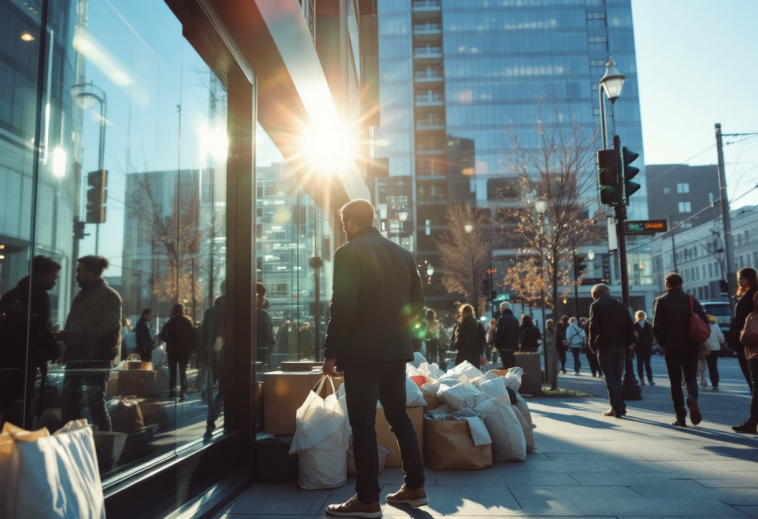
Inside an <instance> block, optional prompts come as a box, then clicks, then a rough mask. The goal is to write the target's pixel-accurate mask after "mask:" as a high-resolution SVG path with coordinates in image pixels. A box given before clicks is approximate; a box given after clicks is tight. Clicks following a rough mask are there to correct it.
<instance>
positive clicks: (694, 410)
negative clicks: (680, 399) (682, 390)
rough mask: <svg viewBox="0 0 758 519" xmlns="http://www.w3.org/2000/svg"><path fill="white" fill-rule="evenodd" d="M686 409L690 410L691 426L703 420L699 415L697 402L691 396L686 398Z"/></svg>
mask: <svg viewBox="0 0 758 519" xmlns="http://www.w3.org/2000/svg"><path fill="white" fill-rule="evenodd" d="M687 407H689V408H690V422H692V425H697V424H699V423H700V422H701V421H702V420H703V416H702V415H701V414H700V408H699V407H698V405H697V400H695V399H694V398H692V397H691V396H688V397H687Z"/></svg>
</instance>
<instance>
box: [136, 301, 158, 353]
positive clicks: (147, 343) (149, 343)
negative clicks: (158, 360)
mask: <svg viewBox="0 0 758 519" xmlns="http://www.w3.org/2000/svg"><path fill="white" fill-rule="evenodd" d="M152 318H153V311H152V310H151V309H150V308H143V309H142V316H141V317H140V318H139V321H137V326H136V327H135V329H134V333H135V334H136V335H137V350H136V353H137V355H139V358H140V360H142V361H143V362H151V361H152V360H153V350H154V349H155V332H153V325H152V324H150V320H151V319H152Z"/></svg>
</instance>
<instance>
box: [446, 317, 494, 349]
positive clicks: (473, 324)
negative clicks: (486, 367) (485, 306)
mask: <svg viewBox="0 0 758 519" xmlns="http://www.w3.org/2000/svg"><path fill="white" fill-rule="evenodd" d="M486 342H487V337H486V333H485V332H484V326H482V323H480V322H479V321H477V320H476V317H474V316H473V315H467V316H465V317H463V318H461V322H460V323H459V324H458V328H456V330H455V342H454V343H453V350H455V351H459V352H461V353H467V354H473V353H476V354H478V355H479V356H480V358H481V357H482V356H483V355H484V345H485V344H486Z"/></svg>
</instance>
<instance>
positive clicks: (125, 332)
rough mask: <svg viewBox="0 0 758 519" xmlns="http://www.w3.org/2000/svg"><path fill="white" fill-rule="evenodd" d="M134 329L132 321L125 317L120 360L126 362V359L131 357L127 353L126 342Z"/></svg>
mask: <svg viewBox="0 0 758 519" xmlns="http://www.w3.org/2000/svg"><path fill="white" fill-rule="evenodd" d="M133 329H134V327H133V326H132V320H131V319H129V318H128V317H124V318H123V319H122V320H121V355H120V356H119V359H120V360H126V357H128V356H129V354H128V353H127V352H126V349H127V348H126V340H127V337H129V334H130V333H131V332H132V330H133Z"/></svg>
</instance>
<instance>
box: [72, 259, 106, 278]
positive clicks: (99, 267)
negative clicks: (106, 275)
mask: <svg viewBox="0 0 758 519" xmlns="http://www.w3.org/2000/svg"><path fill="white" fill-rule="evenodd" d="M76 261H78V262H79V263H81V264H82V265H83V266H84V268H85V269H87V270H88V271H89V272H94V273H95V275H96V276H102V275H103V271H104V270H105V269H107V268H108V267H109V266H110V262H109V261H108V258H106V257H104V256H95V255H91V256H82V257H81V258H79V259H78V260H76Z"/></svg>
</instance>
